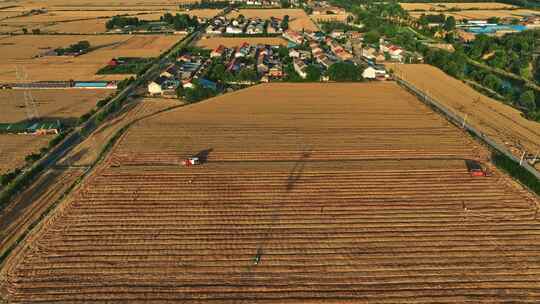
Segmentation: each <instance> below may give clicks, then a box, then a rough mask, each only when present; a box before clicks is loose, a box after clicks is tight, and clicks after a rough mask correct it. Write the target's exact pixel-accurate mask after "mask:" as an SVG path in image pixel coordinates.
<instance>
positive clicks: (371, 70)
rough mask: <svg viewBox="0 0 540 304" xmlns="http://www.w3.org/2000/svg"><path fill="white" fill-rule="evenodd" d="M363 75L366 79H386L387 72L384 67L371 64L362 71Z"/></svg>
mask: <svg viewBox="0 0 540 304" xmlns="http://www.w3.org/2000/svg"><path fill="white" fill-rule="evenodd" d="M362 77H363V78H364V79H385V78H387V74H386V71H385V70H384V69H381V68H377V67H372V66H370V67H367V68H366V69H365V70H364V71H363V72H362Z"/></svg>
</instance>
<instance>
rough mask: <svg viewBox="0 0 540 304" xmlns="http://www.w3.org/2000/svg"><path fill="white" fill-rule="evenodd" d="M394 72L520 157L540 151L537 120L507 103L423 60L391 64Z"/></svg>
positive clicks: (539, 129)
mask: <svg viewBox="0 0 540 304" xmlns="http://www.w3.org/2000/svg"><path fill="white" fill-rule="evenodd" d="M393 69H394V70H395V71H396V74H398V75H399V76H401V77H403V78H404V79H405V80H407V81H408V82H410V83H412V84H413V85H415V86H416V87H417V88H419V89H421V90H423V91H425V92H427V93H428V94H429V95H430V96H432V97H433V98H435V100H438V101H439V102H441V103H442V104H443V105H444V106H446V107H448V108H450V109H452V110H453V111H454V112H455V113H457V114H459V115H460V116H461V117H464V116H465V115H467V123H469V124H471V125H472V126H474V127H475V128H477V129H479V130H480V131H481V132H483V133H484V134H486V135H487V136H488V137H489V138H491V139H494V140H496V141H497V142H499V143H500V144H502V145H505V146H506V147H508V148H509V149H510V150H511V151H512V152H515V153H516V155H517V156H518V157H521V153H522V152H521V151H522V150H523V149H525V150H527V151H528V152H529V153H536V151H540V124H539V123H537V122H534V121H530V120H527V119H525V118H524V117H522V116H521V114H520V112H519V111H518V110H516V109H514V108H512V107H510V106H507V105H504V104H503V103H501V102H499V101H497V100H494V99H491V98H489V97H486V96H483V95H481V94H480V93H478V92H476V91H475V90H474V89H472V88H471V87H469V86H468V85H466V84H464V83H462V82H461V81H459V80H457V79H454V78H452V77H451V76H448V75H446V74H445V73H444V72H443V71H441V70H439V69H437V68H436V67H433V66H431V65H427V64H405V65H403V64H400V65H397V66H396V65H394V66H393Z"/></svg>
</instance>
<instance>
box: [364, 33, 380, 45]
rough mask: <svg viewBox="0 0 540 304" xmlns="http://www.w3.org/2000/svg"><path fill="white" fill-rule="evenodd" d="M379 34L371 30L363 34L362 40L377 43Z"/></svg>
mask: <svg viewBox="0 0 540 304" xmlns="http://www.w3.org/2000/svg"><path fill="white" fill-rule="evenodd" d="M380 38H381V34H380V33H379V32H377V31H375V30H371V31H369V32H367V33H366V34H365V35H364V42H366V43H379V39H380Z"/></svg>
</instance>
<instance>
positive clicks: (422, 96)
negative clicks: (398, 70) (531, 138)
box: [394, 75, 540, 179]
mask: <svg viewBox="0 0 540 304" xmlns="http://www.w3.org/2000/svg"><path fill="white" fill-rule="evenodd" d="M394 76H395V77H396V82H397V83H398V84H399V85H400V86H402V87H404V88H405V89H407V91H409V92H411V93H413V94H414V95H416V96H417V97H418V99H419V100H420V101H422V102H424V103H426V104H427V105H429V106H431V107H432V108H434V109H436V110H437V111H438V112H440V113H441V114H443V115H444V116H445V117H446V118H447V119H448V120H449V121H450V122H451V123H453V124H455V125H456V126H459V127H462V128H464V129H466V130H467V131H469V132H470V133H472V134H473V135H474V136H476V137H477V138H479V139H480V140H482V141H483V142H484V143H486V144H487V145H488V146H489V147H490V148H491V149H493V150H495V151H497V152H498V153H500V154H503V155H505V156H506V157H508V158H510V159H511V160H513V161H514V162H517V163H518V164H519V163H521V161H520V159H518V158H517V157H515V156H514V155H513V154H512V153H510V151H508V149H506V148H505V147H504V146H502V145H500V144H498V143H496V142H495V141H494V140H492V139H491V138H489V137H487V136H486V135H485V134H484V133H483V132H480V131H479V130H477V129H476V128H474V127H473V126H471V125H470V124H468V123H467V122H466V121H465V119H464V118H463V117H460V116H459V115H458V114H456V113H454V112H452V111H451V110H450V109H448V108H447V107H445V106H444V105H442V103H440V102H438V101H436V100H435V99H434V98H432V97H431V96H429V95H428V94H426V93H425V92H423V91H422V90H420V89H418V88H417V87H415V86H414V85H412V84H411V83H409V82H407V81H406V80H404V79H402V78H400V77H399V76H397V75H394ZM521 167H522V168H523V169H525V170H527V171H528V172H529V173H531V174H532V175H534V176H535V177H536V178H538V179H540V172H538V171H537V170H536V169H535V168H534V167H533V166H531V165H529V164H528V163H527V162H526V161H525V162H523V163H522V164H521Z"/></svg>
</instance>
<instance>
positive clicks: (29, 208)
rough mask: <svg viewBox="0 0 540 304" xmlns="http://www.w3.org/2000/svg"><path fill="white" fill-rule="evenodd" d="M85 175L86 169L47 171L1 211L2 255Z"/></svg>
mask: <svg viewBox="0 0 540 304" xmlns="http://www.w3.org/2000/svg"><path fill="white" fill-rule="evenodd" d="M84 171H85V169H84V168H73V167H72V168H59V169H50V170H47V171H46V172H44V173H43V175H42V176H41V177H40V178H39V179H37V180H36V181H35V183H34V184H33V185H32V186H31V187H30V188H28V189H26V190H25V191H24V192H23V193H21V194H20V195H18V196H17V198H16V200H14V201H13V202H12V203H11V204H9V205H8V206H7V207H6V208H3V209H2V210H1V211H0V255H2V254H4V253H5V252H6V250H9V248H10V247H11V246H12V245H13V244H14V243H16V242H17V239H19V238H20V237H21V235H22V234H23V233H24V232H25V231H26V229H28V227H29V226H30V225H31V224H32V223H33V222H34V221H36V220H37V219H39V217H40V216H41V214H43V212H44V211H45V210H47V208H49V207H50V206H51V205H52V204H53V203H55V202H56V201H57V200H58V199H59V198H60V196H61V195H62V194H63V193H64V191H66V190H67V188H68V187H69V186H71V185H72V183H73V182H74V181H75V180H76V179H77V178H78V177H80V176H81V175H82V174H83V173H84Z"/></svg>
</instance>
